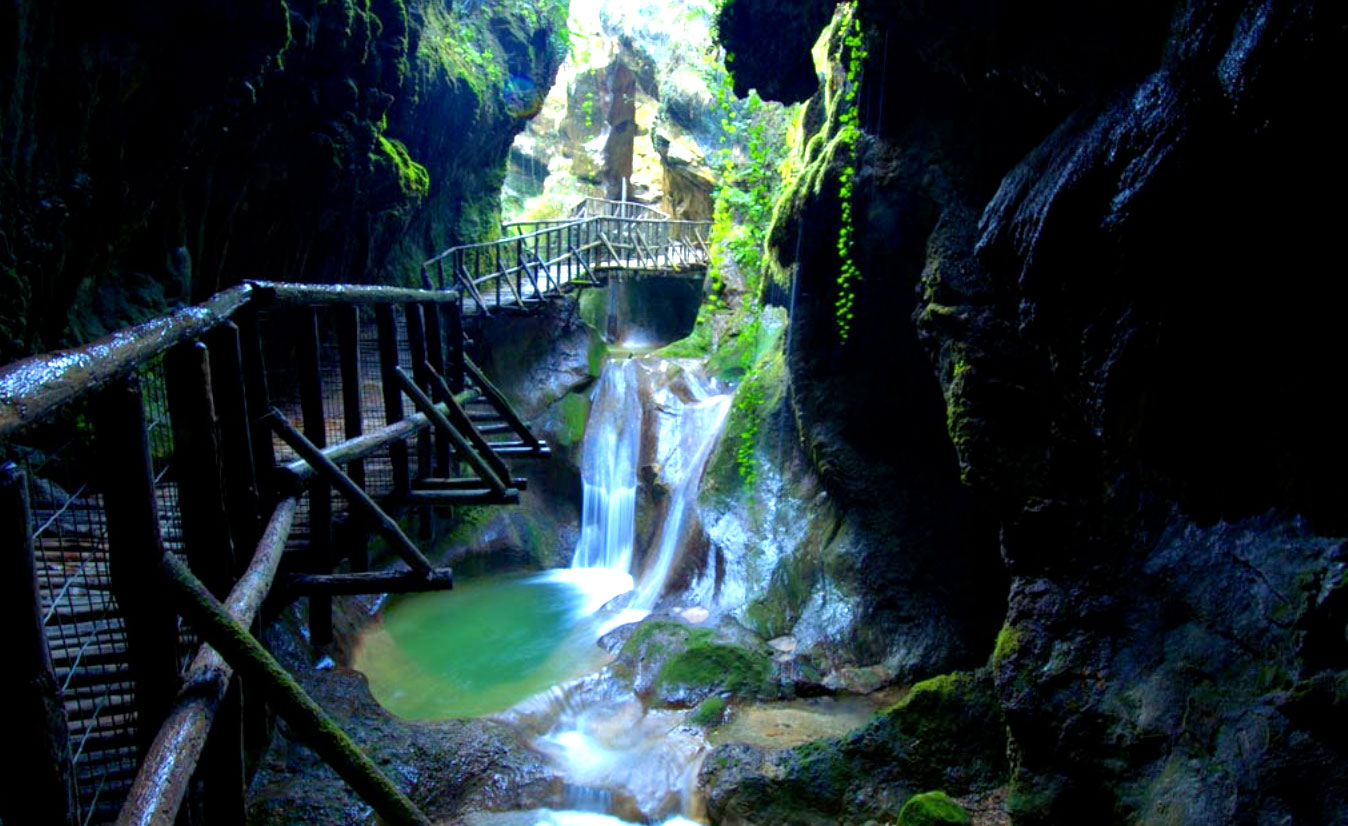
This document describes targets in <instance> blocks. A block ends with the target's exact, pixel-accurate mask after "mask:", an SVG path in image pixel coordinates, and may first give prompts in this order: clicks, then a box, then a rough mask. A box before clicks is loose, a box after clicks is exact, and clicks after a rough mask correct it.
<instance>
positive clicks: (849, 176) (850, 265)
mask: <svg viewBox="0 0 1348 826" xmlns="http://www.w3.org/2000/svg"><path fill="white" fill-rule="evenodd" d="M843 48H844V49H845V51H846V52H847V54H848V60H847V83H846V87H845V90H844V92H843V100H842V107H843V113H842V115H841V116H840V117H839V122H840V124H841V127H840V129H839V132H838V141H839V143H840V144H841V145H840V147H839V149H840V151H841V152H842V153H843V154H845V156H846V157H847V165H846V166H844V167H843V170H842V172H841V173H840V174H839V176H838V183H839V189H838V200H839V202H840V204H841V207H840V209H841V216H840V224H839V229H838V262H839V267H838V297H837V299H836V300H835V302H834V315H835V318H836V319H837V325H838V340H839V341H840V342H842V343H844V344H846V343H847V338H848V336H849V335H851V332H852V319H853V318H854V317H855V316H856V306H855V304H856V285H857V282H859V281H860V280H861V270H860V269H858V268H857V263H856V224H855V220H854V216H853V214H852V208H853V201H854V200H855V195H856V176H857V167H856V150H857V141H858V139H859V138H860V137H861V127H860V112H859V109H858V102H857V91H858V89H859V87H860V84H861V66H862V63H863V62H864V61H865V59H866V46H865V38H864V35H863V33H862V30H861V21H860V20H859V19H857V18H856V17H853V18H852V22H851V26H850V27H849V28H848V33H847V36H846V38H844V40H843Z"/></svg>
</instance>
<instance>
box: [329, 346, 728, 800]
mask: <svg viewBox="0 0 1348 826" xmlns="http://www.w3.org/2000/svg"><path fill="white" fill-rule="evenodd" d="M643 395H644V396H645V400H646V402H648V403H646V404H643ZM730 401H731V399H730V396H729V395H728V394H724V393H717V392H715V391H714V389H713V388H712V387H711V386H710V385H709V383H707V382H705V381H703V380H702V379H700V378H699V377H697V376H696V375H694V374H693V372H692V371H691V370H685V369H676V368H673V367H672V366H671V365H670V364H669V363H668V362H664V361H661V360H658V359H639V358H627V359H621V360H612V361H610V362H609V363H608V364H606V365H605V367H604V370H603V373H602V375H601V377H600V379H599V381H598V382H597V384H596V388H595V390H594V396H593V400H592V408H591V414H590V419H589V423H588V425H587V428H586V433H585V440H584V444H583V449H582V450H583V453H582V468H581V475H582V482H583V503H582V515H581V536H580V540H579V542H578V543H577V546H576V550H575V554H574V556H573V559H572V564H571V566H570V567H569V568H562V569H556V570H552V571H545V572H542V573H530V574H514V575H508V576H498V577H488V578H482V579H478V580H468V581H464V582H462V583H456V587H455V590H454V591H453V592H450V593H441V594H424V595H417V596H411V597H407V598H403V599H400V600H398V601H397V602H396V604H395V605H393V606H391V607H390V609H389V610H387V611H386V612H385V614H384V619H383V622H382V623H381V624H380V625H378V626H376V627H375V628H374V629H372V630H371V631H369V632H367V633H366V634H365V635H364V636H363V638H362V640H361V644H360V645H359V646H358V649H357V652H356V655H355V658H354V660H355V662H354V665H355V667H356V668H357V669H358V670H360V671H362V672H364V673H365V674H366V675H367V676H368V677H369V680H370V688H371V691H372V692H373V693H374V696H375V698H376V699H378V700H379V702H380V703H381V704H382V705H383V706H384V707H385V708H388V709H389V710H391V711H392V712H394V713H395V714H397V715H399V716H401V717H404V718H409V719H437V718H447V717H472V716H484V715H495V716H497V717H498V718H499V719H502V720H505V721H507V722H509V723H511V724H512V725H514V726H515V727H516V728H517V730H519V731H521V732H522V733H524V734H526V736H530V737H532V742H533V744H534V746H535V748H537V749H538V750H539V751H540V752H541V753H543V754H545V755H546V756H548V758H549V759H550V760H552V761H553V763H554V764H555V765H556V766H557V768H558V769H559V770H560V773H561V774H562V775H563V777H564V778H565V779H566V781H567V786H566V788H567V793H566V799H565V800H564V801H562V804H563V807H564V808H559V809H558V810H542V811H538V812H533V813H530V814H529V815H528V817H526V818H525V819H524V820H521V821H518V822H528V823H530V824H537V823H550V824H556V825H557V826H614V824H620V823H623V822H626V821H623V820H620V819H615V817H614V815H617V816H619V817H624V818H627V819H628V820H639V821H642V822H661V821H663V822H665V823H667V824H679V823H689V822H691V821H688V820H686V818H687V817H689V816H693V817H696V816H697V814H698V812H697V801H696V795H695V794H694V793H693V792H694V789H693V786H694V781H695V779H696V776H697V769H698V766H699V764H700V760H701V756H702V755H703V753H704V752H705V750H706V749H707V743H706V740H705V738H704V737H703V736H702V734H701V732H700V730H699V729H696V728H693V727H687V726H684V725H683V722H684V716H685V715H686V712H683V711H661V710H649V709H646V708H645V707H644V705H643V703H642V702H641V701H640V700H639V699H638V698H637V697H635V696H633V695H632V694H631V692H630V690H629V689H627V688H626V687H625V686H623V685H621V684H619V683H618V682H617V681H615V680H612V679H609V678H607V676H606V675H605V674H604V673H603V672H599V669H600V668H602V667H603V665H605V664H606V662H607V661H608V659H609V655H607V654H605V652H604V651H603V650H602V649H601V648H600V647H599V646H598V645H597V644H596V643H597V641H598V639H599V638H600V637H601V636H602V635H604V634H605V633H607V632H608V631H610V630H612V629H614V628H616V627H618V626H619V625H622V624H625V623H629V622H636V621H638V620H640V619H642V618H644V617H645V616H647V615H649V614H650V613H651V612H652V611H653V610H654V609H655V608H656V606H657V604H658V603H659V600H660V598H661V595H662V591H663V589H664V587H665V584H666V580H667V578H668V575H669V572H670V570H671V568H672V567H673V566H674V565H675V563H676V561H677V557H678V552H679V548H680V547H681V546H682V545H683V544H684V543H682V542H681V539H682V538H683V536H684V533H685V531H686V525H685V522H686V520H685V516H686V515H687V511H688V508H689V507H690V505H691V502H692V500H693V499H694V498H695V497H696V496H697V490H698V485H699V482H700V480H701V478H702V474H703V471H704V470H705V468H706V464H707V461H708V459H709V458H710V456H711V453H712V450H713V447H714V446H715V443H716V440H717V438H718V437H719V435H720V432H721V429H722V427H723V426H724V424H725V419H726V415H727V413H728V412H729V409H730ZM643 431H644V432H645V433H646V434H647V439H648V440H651V439H653V442H654V443H653V444H647V445H646V446H645V455H646V457H647V458H648V459H653V460H654V462H653V465H654V467H656V468H658V469H659V470H658V479H657V484H658V485H659V486H660V488H661V491H662V495H661V498H662V499H663V500H664V501H663V506H662V508H661V511H662V519H660V522H659V525H658V528H657V530H656V531H655V533H654V539H653V540H652V542H651V546H650V548H649V549H642V548H637V547H636V525H637V512H636V507H637V498H638V497H637V491H638V466H639V463H640V462H641V461H642V458H643V443H642V439H643ZM643 551H644V553H643ZM618 597H622V598H621V599H618ZM596 672H599V673H596ZM586 810H588V811H586ZM484 817H487V821H483V822H488V821H490V820H491V818H492V817H497V816H484ZM505 822H516V821H513V820H509V819H507V821H505Z"/></svg>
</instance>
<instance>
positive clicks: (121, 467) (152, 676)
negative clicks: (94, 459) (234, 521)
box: [94, 376, 178, 753]
mask: <svg viewBox="0 0 1348 826" xmlns="http://www.w3.org/2000/svg"><path fill="white" fill-rule="evenodd" d="M94 412H95V414H96V417H97V418H96V419H95V421H94V435H95V439H96V442H97V443H96V449H97V455H98V459H99V464H100V468H99V470H100V473H99V476H100V481H101V486H102V488H103V508H104V513H105V514H106V518H107V526H108V545H109V563H110V566H111V574H112V591H113V594H114V595H115V596H116V598H117V604H118V606H120V607H121V609H122V613H123V615H124V622H125V624H126V636H127V661H128V663H129V664H130V667H131V677H132V681H133V682H134V683H135V686H136V691H135V697H136V701H135V708H136V715H137V720H138V731H137V735H138V740H139V743H140V746H141V749H142V753H143V750H144V749H145V748H148V747H149V745H150V739H151V738H152V737H153V736H154V732H155V729H156V728H158V726H159V723H160V722H161V721H162V720H163V719H164V716H165V715H166V714H168V711H169V709H170V708H172V706H173V698H174V696H175V695H177V693H178V618H177V616H176V615H175V614H174V613H173V609H172V608H171V607H170V606H168V605H166V604H165V603H164V600H163V599H162V594H161V593H160V588H159V587H158V585H157V582H158V579H159V576H158V573H157V572H158V570H159V566H160V561H161V560H162V559H163V558H164V555H165V554H164V546H163V542H162V540H161V537H160V534H159V506H158V503H157V500H156V498H155V490H154V466H153V464H152V463H151V461H150V442H149V438H148V435H147V431H146V425H145V408H144V402H143V400H142V396H141V386H140V380H139V379H138V378H136V377H134V376H133V377H132V378H130V379H127V380H126V381H124V382H122V383H121V384H119V385H116V386H114V387H113V388H112V389H110V390H109V391H108V392H106V393H105V394H103V396H102V397H100V399H99V403H98V404H96V405H95V406H94Z"/></svg>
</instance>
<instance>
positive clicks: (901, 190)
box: [722, 0, 1348, 824]
mask: <svg viewBox="0 0 1348 826" xmlns="http://www.w3.org/2000/svg"><path fill="white" fill-rule="evenodd" d="M780 5H781V4H777V3H774V2H771V0H731V2H730V3H729V4H727V7H726V9H727V10H726V11H723V12H722V18H723V20H724V19H726V18H727V16H729V17H730V18H731V19H734V20H747V21H753V20H755V19H757V20H758V21H760V22H766V21H768V20H772V19H777V18H774V17H772V15H773V14H777V13H779V8H778V7H779V6H780ZM860 16H861V19H862V21H863V24H864V27H865V28H866V30H867V31H868V32H870V34H869V35H868V39H867V41H866V42H867V48H868V51H869V55H870V56H869V57H868V58H867V59H866V61H865V65H864V79H863V80H862V83H861V93H860V98H859V106H860V109H859V111H860V127H861V130H862V135H861V137H860V139H859V141H858V142H857V150H856V153H855V154H854V155H853V154H852V153H847V154H844V155H841V156H840V155H836V154H834V155H832V156H830V155H829V153H828V152H821V153H820V154H819V155H817V156H815V157H816V159H822V166H821V168H820V169H818V170H817V174H816V173H811V175H813V176H814V177H810V178H809V180H810V181H811V182H812V183H816V184H817V186H814V187H813V188H804V187H802V188H801V190H800V191H799V192H798V193H797V194H796V197H795V198H794V199H793V201H792V203H791V204H789V208H788V209H787V210H785V213H786V214H785V216H784V217H785V220H783V221H781V222H779V224H778V225H777V226H776V227H774V233H773V237H772V239H771V240H770V244H771V246H772V247H773V250H772V252H773V255H774V258H775V259H776V261H777V264H778V266H779V267H780V268H781V270H782V271H783V272H785V273H787V274H788V275H789V276H790V277H791V282H790V289H789V290H786V289H784V290H783V294H789V295H793V296H794V301H795V305H794V306H795V309H794V312H793V315H792V319H793V325H792V336H793V338H792V344H791V347H790V348H789V352H790V355H791V362H790V369H791V375H792V377H793V379H794V380H795V384H794V391H795V398H794V404H795V410H796V412H797V415H798V419H799V421H800V422H801V427H802V429H803V435H804V437H805V439H806V441H807V444H809V445H810V446H811V451H812V454H813V457H814V458H815V460H816V462H818V460H819V459H820V458H821V457H822V458H824V459H832V460H833V462H832V467H834V468H835V469H836V468H838V467H841V468H842V469H843V470H844V471H848V472H850V470H851V467H852V465H850V464H847V463H846V460H847V459H848V457H864V458H865V459H867V460H868V461H869V462H871V463H873V464H875V465H877V466H879V467H888V468H891V469H892V470H893V472H894V473H895V474H896V475H897V478H898V479H900V480H901V486H902V488H905V489H911V488H914V487H917V486H918V485H919V482H918V480H916V479H912V478H904V477H905V475H906V474H907V473H909V472H911V469H912V468H914V467H926V468H929V469H931V468H935V467H937V466H936V465H932V464H926V463H924V462H922V461H921V457H922V456H923V453H924V451H929V452H930V453H929V455H935V454H936V453H938V452H939V451H948V454H947V456H948V457H949V458H948V459H947V460H943V461H948V462H949V463H950V464H951V465H953V468H952V470H953V471H954V472H957V473H958V475H959V476H960V477H962V479H963V480H964V482H965V485H966V487H967V489H968V490H970V491H972V492H973V493H974V494H975V496H976V499H975V503H976V506H977V508H978V510H980V511H981V512H982V513H984V514H986V515H987V516H989V517H991V518H992V519H993V520H994V522H993V525H994V530H995V531H997V534H995V535H993V536H987V535H984V538H983V539H981V540H979V541H980V542H982V543H985V544H984V545H983V546H982V547H983V548H984V550H983V551H982V552H981V555H979V556H976V557H975V558H976V559H977V560H981V561H980V562H978V563H977V564H975V565H974V566H972V567H970V568H969V569H968V575H969V576H970V577H971V578H973V579H980V578H982V577H985V576H1000V575H1001V574H1000V572H997V573H993V570H994V569H1003V570H1008V571H1009V572H1010V574H1011V576H1012V580H1011V589H1010V610H1009V613H1008V616H1007V626H1006V628H1005V629H1004V631H1003V632H1002V634H1001V635H1000V636H998V644H997V646H996V653H995V655H994V658H993V666H994V674H995V684H996V689H997V693H998V697H999V700H1000V702H1001V705H1002V708H1003V711H1004V712H1005V715H1006V723H1007V725H1008V727H1009V731H1010V733H1011V737H1012V749H1013V750H1012V755H1013V758H1014V760H1013V769H1014V775H1013V781H1012V790H1011V799H1010V802H1011V807H1012V811H1013V815H1014V816H1015V817H1016V818H1017V820H1018V822H1020V823H1026V824H1040V823H1045V824H1047V823H1064V822H1086V821H1105V822H1112V821H1126V822H1144V823H1150V822H1158V823H1159V822H1165V823H1181V824H1216V823H1272V822H1298V823H1299V822H1306V823H1320V822H1326V823H1328V822H1338V821H1341V820H1344V819H1345V817H1348V789H1345V786H1344V781H1343V777H1344V776H1346V775H1345V768H1348V767H1345V765H1344V762H1343V756H1342V740H1341V738H1340V736H1339V735H1337V733H1336V731H1337V728H1338V725H1337V724H1338V722H1339V721H1341V719H1342V715H1343V707H1344V705H1343V696H1344V695H1343V692H1342V691H1341V689H1340V688H1338V687H1340V686H1342V684H1343V681H1344V679H1345V674H1348V648H1345V646H1344V644H1343V641H1342V637H1343V632H1344V616H1343V613H1342V610H1341V608H1340V607H1337V606H1339V605H1340V603H1341V602H1342V599H1343V598H1342V592H1343V586H1342V583H1341V575H1340V571H1341V568H1342V565H1343V550H1342V548H1343V545H1342V542H1341V541H1339V540H1336V539H1330V538H1327V537H1335V536H1341V535H1343V533H1344V531H1345V530H1348V525H1345V524H1344V519H1343V516H1342V508H1341V507H1339V506H1338V505H1337V504H1333V503H1340V502H1342V501H1343V498H1344V493H1345V491H1344V486H1345V482H1344V477H1343V475H1342V474H1341V473H1340V472H1339V468H1340V467H1341V466H1342V465H1343V463H1344V458H1345V453H1348V436H1345V431H1344V430H1343V428H1342V427H1341V426H1340V425H1339V423H1338V422H1337V421H1336V417H1335V413H1334V412H1333V411H1335V410H1336V406H1335V405H1334V404H1333V402H1332V401H1330V399H1329V397H1328V393H1329V392H1331V391H1330V390H1329V389H1328V386H1327V385H1326V383H1325V382H1324V380H1323V378H1322V377H1323V376H1325V375H1330V374H1334V373H1335V372H1336V371H1337V370H1338V365H1340V364H1341V363H1342V362H1343V358H1344V356H1345V352H1344V350H1345V346H1344V342H1343V340H1342V338H1341V337H1339V336H1337V334H1336V333H1335V332H1334V331H1335V330H1336V329H1337V327H1336V325H1335V323H1334V322H1333V320H1332V319H1331V317H1330V314H1331V313H1333V312H1335V310H1334V308H1337V307H1339V306H1341V305H1342V300H1341V299H1342V297H1343V292H1344V290H1343V288H1342V286H1341V282H1340V281H1339V280H1338V279H1332V278H1328V279H1327V278H1322V277H1319V275H1318V274H1319V273H1321V272H1323V262H1324V261H1328V260H1333V258H1334V255H1335V250H1334V249H1333V243H1334V242H1333V240H1332V239H1333V238H1334V237H1335V234H1336V233H1335V231H1334V229H1333V228H1332V227H1333V226H1336V225H1337V224H1338V223H1341V222H1342V219H1343V209H1342V206H1341V205H1339V204H1337V203H1336V202H1334V203H1326V202H1324V201H1323V199H1321V198H1319V197H1317V193H1320V192H1323V191H1335V190H1337V189H1338V188H1341V186H1342V185H1343V183H1344V182H1345V180H1348V174H1346V173H1348V169H1346V168H1345V162H1344V157H1343V154H1342V152H1340V151H1339V150H1338V148H1337V147H1336V146H1335V145H1334V144H1332V143H1331V140H1332V138H1331V137H1330V136H1332V135H1333V134H1334V128H1333V127H1332V126H1331V125H1330V121H1329V118H1330V117H1331V115H1330V114H1329V110H1328V108H1327V107H1326V106H1325V101H1326V100H1329V99H1332V98H1333V97H1334V96H1335V95H1336V94H1338V93H1339V91H1341V87H1342V82H1343V78H1344V77H1345V68H1348V67H1345V54H1348V52H1345V50H1344V48H1343V46H1344V39H1345V34H1344V32H1345V11H1344V10H1343V9H1341V8H1337V7H1333V8H1331V7H1330V6H1328V5H1325V4H1322V3H1315V2H1292V1H1290V0H1289V2H1270V3H1255V2H1249V3H1246V2H1239V0H1206V1H1203V0H1195V2H1188V3H1182V4H1179V5H1178V6H1176V5H1175V4H1171V3H1143V4H1136V3H1130V4H1122V3H1105V4H1090V5H1089V6H1087V5H1083V4H1068V3H1047V4H1044V3H1038V4H1032V3H994V2H981V1H980V0H970V2H960V3H951V4H941V5H940V6H937V5H935V4H930V3H926V4H919V3H898V4H880V3H862V4H860ZM722 31H723V32H725V33H726V36H727V38H728V40H727V43H726V45H727V48H728V49H729V50H730V51H732V52H735V53H736V55H737V59H736V65H737V82H742V83H746V84H750V85H752V84H755V83H763V84H765V85H766V84H767V82H768V81H767V80H766V78H767V77H768V76H770V75H773V74H774V73H775V75H776V76H782V75H783V74H784V73H783V72H782V69H781V66H780V65H779V63H778V61H777V57H776V50H777V49H779V48H780V44H781V43H791V42H794V41H796V40H801V41H803V40H805V39H806V38H805V36H804V35H797V34H790V33H784V34H783V35H782V37H781V38H778V39H775V42H773V43H771V44H761V43H759V42H758V41H756V40H754V39H753V37H752V32H753V31H754V29H753V28H752V26H746V27H745V28H743V29H741V28H739V27H737V26H732V27H729V28H726V27H723V28H722ZM801 59H803V57H802V58H801ZM834 71H835V73H836V71H837V69H835V70H834ZM782 86H783V88H782V89H781V93H782V94H783V95H784V96H786V97H791V96H792V95H793V94H794V91H793V90H791V89H788V88H785V84H782ZM762 89H763V86H760V91H762ZM824 102H825V101H824V100H822V99H818V98H817V99H816V100H815V101H814V102H812V103H811V106H812V107H813V110H812V111H813V114H807V118H806V122H807V124H808V125H809V127H810V128H811V129H812V130H814V131H816V132H818V133H819V134H822V135H823V138H822V139H821V140H822V142H823V145H824V146H825V147H826V148H827V147H829V145H830V144H829V142H830V141H831V140H832V139H833V138H834V137H836V135H837V134H838V128H839V126H838V124H837V123H836V120H835V119H834V118H833V117H832V115H831V113H830V111H829V109H828V108H827V107H825V106H824V105H823V104H824ZM849 165H854V166H855V169H856V178H855V180H856V193H855V195H854V196H853V201H852V207H851V211H852V214H853V215H854V216H856V233H857V249H858V250H859V254H858V259H859V260H858V263H859V266H860V268H861V269H862V271H863V279H862V281H861V283H860V285H859V286H858V288H857V298H856V302H855V306H856V307H857V308H858V312H857V314H856V318H855V319H854V320H853V321H852V336H851V338H850V339H849V341H848V343H847V345H846V346H845V347H840V346H839V344H838V338H837V335H836V319H835V311H834V301H835V299H836V297H837V294H838V293H837V286H836V281H837V273H838V269H839V261H838V256H837V253H836V252H835V251H834V250H833V249H831V248H829V247H826V246H823V245H820V246H816V245H813V244H811V243H810V240H811V239H814V238H820V237H823V238H836V237H837V233H838V229H839V224H840V221H839V216H840V214H841V209H840V204H839V199H838V193H839V190H840V182H839V175H840V173H841V171H842V170H843V169H844V168H846V167H847V166H849ZM1274 272H1277V273H1282V274H1284V275H1283V276H1281V277H1280V278H1279V279H1278V283H1279V284H1280V285H1282V286H1280V287H1277V288H1274V287H1273V286H1272V284H1273V282H1272V281H1271V280H1270V279H1271V278H1272V277H1271V276H1270V275H1269V274H1270V273H1274ZM1284 295H1285V297H1286V299H1285V300H1284V299H1283V298H1282V296H1284ZM910 314H911V316H912V320H911V321H909V320H908V317H909V315H910ZM849 353H850V357H849ZM884 376H887V377H888V378H887V380H883V379H882V377H884ZM820 379H824V380H825V381H826V382H828V383H826V384H824V385H822V388H823V391H822V392H821V384H820ZM877 388H884V389H883V390H877ZM859 411H860V412H859ZM865 411H884V412H885V413H887V414H888V416H889V425H890V426H888V427H885V428H881V427H878V426H870V427H867V426H864V423H866V422H867V421H868V419H867V418H866V416H867V413H866V412H865ZM924 423H925V424H924ZM876 424H878V422H877V423H876ZM880 434H883V438H881V437H880ZM909 434H914V435H916V434H923V437H924V438H923V440H922V442H921V444H924V445H925V446H926V447H925V448H921V449H919V448H917V447H915V446H914V445H913V444H912V443H911V442H909V440H908V438H907V436H908V435H909ZM905 458H906V459H907V461H905ZM913 460H917V461H913ZM839 462H843V464H841V465H839V464H838V463H839ZM826 469H827V467H826ZM890 478H894V477H890ZM932 478H935V479H936V480H937V483H938V484H945V482H944V481H942V480H946V479H949V478H950V477H949V476H944V475H933V476H932ZM824 479H825V484H826V485H829V484H830V474H829V473H827V472H825V473H824ZM831 484H832V486H833V489H834V490H846V485H845V483H843V484H841V485H840V484H839V482H838V481H837V480H836V478H835V479H834V480H833V481H832V483H831ZM863 487H869V486H868V485H867V486H863ZM928 489H930V488H928ZM898 495H899V496H900V497H903V496H904V494H903V493H899V494H898ZM940 501H947V500H946V497H945V496H944V495H942V496H941V497H940ZM1270 509H1276V510H1275V513H1274V514H1273V515H1265V514H1267V513H1268V512H1269V511H1270ZM1293 514H1299V515H1300V518H1296V517H1294V516H1292V515H1293ZM998 551H1000V556H1001V560H1000V564H999V561H998V560H997V558H996V556H997V552H998ZM1327 629H1332V632H1329V631H1328V630H1327ZM896 633H898V634H899V635H900V636H901V635H902V634H903V632H902V630H899V631H897V632H896ZM1326 635H1328V636H1326ZM1330 636H1332V637H1333V639H1334V640H1335V642H1333V643H1332V644H1331V643H1327V642H1326V641H1327V640H1328V639H1329V637H1330ZM1310 709H1314V710H1315V711H1313V712H1312V711H1310ZM1298 775H1300V776H1301V777H1302V778H1303V780H1302V781H1298V780H1294V779H1293V778H1294V777H1296V776H1298Z"/></svg>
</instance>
